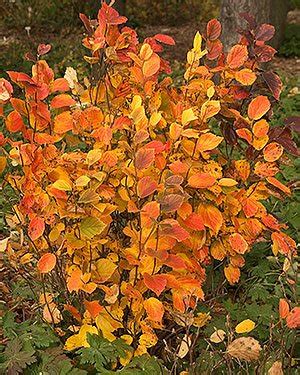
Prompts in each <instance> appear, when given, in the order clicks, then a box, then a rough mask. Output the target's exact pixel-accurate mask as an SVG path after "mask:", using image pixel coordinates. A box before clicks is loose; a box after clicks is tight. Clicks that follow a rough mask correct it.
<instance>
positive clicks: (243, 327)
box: [235, 319, 255, 333]
mask: <svg viewBox="0 0 300 375" xmlns="http://www.w3.org/2000/svg"><path fill="white" fill-rule="evenodd" d="M254 327H255V323H254V322H253V321H252V320H251V319H245V320H243V321H242V322H241V323H239V324H238V325H237V326H236V327H235V332H236V333H246V332H251V331H252V330H253V329H254Z"/></svg>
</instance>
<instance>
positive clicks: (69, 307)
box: [64, 304, 81, 322]
mask: <svg viewBox="0 0 300 375" xmlns="http://www.w3.org/2000/svg"><path fill="white" fill-rule="evenodd" d="M64 308H65V310H67V311H69V312H70V313H71V314H72V316H73V317H74V318H75V319H76V320H77V321H78V322H81V314H80V312H79V311H78V310H77V309H76V307H74V306H72V305H68V304H66V305H64Z"/></svg>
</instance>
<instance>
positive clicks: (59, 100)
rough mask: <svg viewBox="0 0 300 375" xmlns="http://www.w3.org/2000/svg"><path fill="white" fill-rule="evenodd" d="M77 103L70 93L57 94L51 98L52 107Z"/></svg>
mask: <svg viewBox="0 0 300 375" xmlns="http://www.w3.org/2000/svg"><path fill="white" fill-rule="evenodd" d="M74 104H76V101H75V100H74V99H73V98H72V97H71V95H68V94H60V95H56V96H55V97H54V98H53V99H52V100H51V104H50V105H51V107H52V108H62V107H70V106H71V105H74Z"/></svg>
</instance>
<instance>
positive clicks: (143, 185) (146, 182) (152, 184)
mask: <svg viewBox="0 0 300 375" xmlns="http://www.w3.org/2000/svg"><path fill="white" fill-rule="evenodd" d="M157 187H158V184H157V182H156V181H154V180H152V178H151V177H149V176H145V177H143V178H142V179H141V180H140V181H139V182H138V184H137V191H138V196H139V197H140V198H145V197H148V196H149V195H151V194H152V193H154V192H155V190H156V189H157Z"/></svg>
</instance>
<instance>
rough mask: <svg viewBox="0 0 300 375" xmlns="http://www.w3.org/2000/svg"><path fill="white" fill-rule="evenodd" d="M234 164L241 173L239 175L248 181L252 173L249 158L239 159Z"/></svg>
mask: <svg viewBox="0 0 300 375" xmlns="http://www.w3.org/2000/svg"><path fill="white" fill-rule="evenodd" d="M234 165H235V168H236V170H237V172H238V174H239V177H240V178H241V179H242V180H243V181H247V179H248V177H249V175H250V163H249V162H248V161H247V160H237V161H235V163H234Z"/></svg>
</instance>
